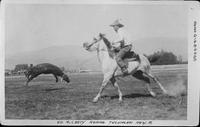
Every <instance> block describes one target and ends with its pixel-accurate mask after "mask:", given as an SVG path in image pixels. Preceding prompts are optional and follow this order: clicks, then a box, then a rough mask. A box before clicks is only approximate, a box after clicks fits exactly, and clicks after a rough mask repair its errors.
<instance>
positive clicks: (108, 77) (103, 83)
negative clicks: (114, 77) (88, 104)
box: [93, 76, 111, 102]
mask: <svg viewBox="0 0 200 127" xmlns="http://www.w3.org/2000/svg"><path fill="white" fill-rule="evenodd" d="M110 78H111V76H104V79H103V82H102V85H101V87H100V90H99V92H98V94H97V96H96V97H95V98H94V99H93V102H97V101H98V99H99V97H100V96H101V93H102V91H103V89H104V88H105V86H106V85H107V84H108V82H109V81H110Z"/></svg>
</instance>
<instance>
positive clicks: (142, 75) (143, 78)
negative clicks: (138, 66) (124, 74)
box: [132, 71, 156, 97]
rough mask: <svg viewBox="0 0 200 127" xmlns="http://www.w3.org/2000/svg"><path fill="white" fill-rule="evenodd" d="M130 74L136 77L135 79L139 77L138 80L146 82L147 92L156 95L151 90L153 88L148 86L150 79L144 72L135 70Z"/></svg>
mask: <svg viewBox="0 0 200 127" xmlns="http://www.w3.org/2000/svg"><path fill="white" fill-rule="evenodd" d="M132 76H133V77H135V78H137V79H139V80H142V81H144V82H145V83H146V86H147V89H148V91H149V93H150V94H151V95H152V96H153V97H155V96H156V94H155V93H154V92H153V90H152V89H151V87H150V79H149V78H148V77H147V76H145V75H144V73H143V72H142V71H137V72H135V73H134V74H133V75H132Z"/></svg>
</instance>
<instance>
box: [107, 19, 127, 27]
mask: <svg viewBox="0 0 200 127" xmlns="http://www.w3.org/2000/svg"><path fill="white" fill-rule="evenodd" d="M110 26H111V27H113V26H119V27H123V26H124V25H123V24H121V23H120V22H119V20H115V21H114V23H113V24H111V25H110Z"/></svg>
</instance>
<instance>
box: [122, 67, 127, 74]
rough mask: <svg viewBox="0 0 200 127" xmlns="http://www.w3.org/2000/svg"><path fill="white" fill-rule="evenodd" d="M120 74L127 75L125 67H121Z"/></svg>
mask: <svg viewBox="0 0 200 127" xmlns="http://www.w3.org/2000/svg"><path fill="white" fill-rule="evenodd" d="M122 72H123V75H127V74H128V69H127V68H126V67H123V68H122Z"/></svg>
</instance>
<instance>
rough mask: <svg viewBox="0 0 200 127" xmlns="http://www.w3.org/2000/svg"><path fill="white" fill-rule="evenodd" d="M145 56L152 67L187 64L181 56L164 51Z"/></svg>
mask: <svg viewBox="0 0 200 127" xmlns="http://www.w3.org/2000/svg"><path fill="white" fill-rule="evenodd" d="M145 56H146V57H147V58H148V60H149V61H150V63H151V65H169V64H187V61H183V60H182V57H181V56H176V55H175V54H174V53H172V52H167V51H164V50H161V51H156V52H154V53H153V54H150V55H145Z"/></svg>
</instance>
